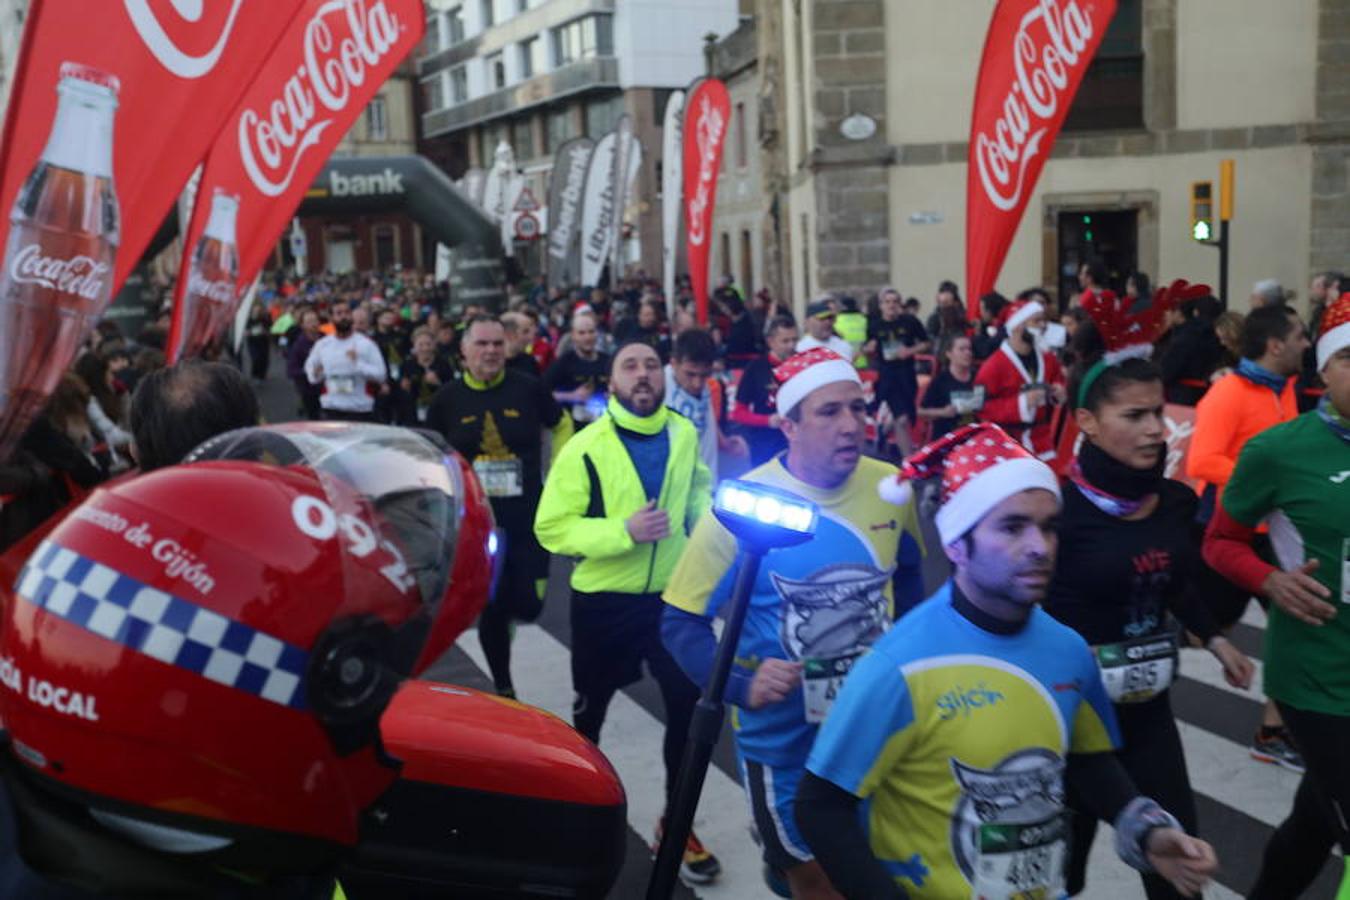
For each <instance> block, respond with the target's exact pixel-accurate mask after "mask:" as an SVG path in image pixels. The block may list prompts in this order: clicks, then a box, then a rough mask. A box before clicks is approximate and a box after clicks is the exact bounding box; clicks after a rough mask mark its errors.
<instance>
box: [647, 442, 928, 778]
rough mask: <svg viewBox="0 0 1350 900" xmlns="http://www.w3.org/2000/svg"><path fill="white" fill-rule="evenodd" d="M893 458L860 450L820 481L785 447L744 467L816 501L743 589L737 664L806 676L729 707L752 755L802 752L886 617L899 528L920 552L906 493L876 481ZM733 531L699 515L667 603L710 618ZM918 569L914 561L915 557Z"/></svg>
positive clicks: (766, 761)
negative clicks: (891, 493) (805, 527)
mask: <svg viewBox="0 0 1350 900" xmlns="http://www.w3.org/2000/svg"><path fill="white" fill-rule="evenodd" d="M895 471H896V470H895V467H894V466H892V465H890V464H888V463H884V462H881V461H879V460H874V459H869V458H863V459H861V460H859V462H858V467H857V468H856V469H855V470H854V471H853V474H852V475H851V476H849V479H848V480H847V481H846V482H844V484H843V485H842V486H840V487H839V488H836V489H834V490H830V491H826V490H821V489H819V488H815V487H812V486H811V485H809V484H806V483H805V482H802V481H800V480H798V479H797V478H796V477H794V476H793V475H792V474H791V473H790V472H788V470H787V469H786V468H785V467H784V466H783V464H782V462H781V457H777V458H775V459H772V460H770V461H769V462H767V463H765V464H764V465H762V466H760V467H758V468H757V469H754V470H753V471H751V472H750V473H749V474H747V475H745V476H743V478H744V479H745V480H749V481H755V482H759V483H762V484H769V485H773V486H775V487H779V488H782V489H784V490H788V491H792V492H793V493H796V494H799V495H801V496H803V497H805V498H807V499H809V500H813V501H815V502H816V503H817V504H818V505H819V506H820V521H819V525H818V526H817V529H816V533H815V536H814V537H812V539H811V540H810V541H808V542H807V543H805V544H801V545H798V546H796V547H790V548H786V549H782V550H774V551H771V552H770V553H768V554H767V555H766V556H765V557H764V561H763V563H762V564H761V566H760V569H759V577H758V578H757V579H756V581H755V585H754V590H753V593H752V594H751V598H750V608H749V610H748V611H747V613H746V618H745V627H744V629H743V631H742V632H741V640H740V643H739V645H738V646H737V652H736V665H737V666H738V667H740V668H741V670H742V671H743V672H753V670H754V668H755V667H756V666H757V665H758V664H759V661H760V660H762V659H766V658H777V659H789V660H797V661H801V662H802V663H803V666H804V669H805V672H804V680H803V683H804V687H803V688H799V689H797V690H795V691H793V693H792V694H791V695H789V696H788V697H787V699H786V700H784V701H782V702H780V703H773V704H770V705H768V706H765V707H762V708H760V709H757V710H749V709H735V710H733V714H732V724H733V727H734V728H735V729H736V740H737V744H738V746H739V748H740V750H741V752H742V753H743V754H744V755H745V757H746V758H747V759H750V760H753V761H754V762H757V763H761V764H763V765H769V766H795V767H798V768H800V767H801V766H802V765H804V764H805V763H806V756H807V754H808V753H809V752H810V750H811V742H812V740H813V739H814V738H815V735H816V729H817V728H818V726H819V722H820V721H821V720H822V719H823V718H824V715H825V712H826V710H827V709H828V707H829V705H830V704H831V703H832V702H833V699H834V695H835V694H836V693H837V692H838V690H839V687H840V686H841V685H842V683H843V679H844V675H845V674H847V672H848V669H849V667H850V666H851V665H852V664H853V661H854V660H855V659H856V658H857V657H858V656H860V655H861V654H862V652H863V651H864V650H866V649H867V647H868V646H870V645H871V644H872V643H873V642H874V641H875V640H876V639H877V638H879V637H880V636H881V635H882V634H883V633H884V632H885V630H886V629H887V628H888V627H889V625H890V622H891V619H892V615H891V602H892V601H891V594H892V588H891V576H892V574H893V573H894V570H895V566H896V556H897V552H898V550H899V548H900V545H901V539H902V537H904V536H906V535H908V536H909V537H908V539H907V540H906V541H905V543H906V545H907V551H908V553H909V555H910V556H912V557H913V562H914V563H916V564H917V562H918V560H919V557H920V553H921V548H922V544H921V542H920V541H921V538H920V537H919V526H918V519H917V517H916V516H915V513H914V507H913V504H910V505H907V506H904V507H898V506H895V505H894V504H891V503H888V502H886V501H884V500H882V499H881V497H880V495H879V494H878V492H877V485H878V483H880V481H881V480H882V479H883V478H886V477H894V476H895ZM735 558H736V539H735V538H734V537H733V536H732V535H731V533H730V532H729V531H727V530H726V529H725V528H724V527H722V524H721V523H720V522H718V521H717V519H716V517H714V516H711V515H708V516H704V517H703V518H702V519H700V520H699V523H698V525H697V526H695V528H694V533H693V535H692V536H690V538H689V543H688V545H686V547H685V551H684V553H683V554H682V555H681V557H680V561H679V563H678V564H677V565H676V566H675V571H674V573H673V574H672V575H671V577H670V581H669V583H668V584H667V586H666V590H665V593H664V595H663V596H664V598H665V601H666V602H667V603H669V604H670V605H671V606H674V607H676V608H678V609H681V610H684V611H685V612H687V613H693V614H694V615H698V616H707V617H709V618H712V617H715V616H716V615H717V614H718V612H719V610H720V609H721V607H722V605H723V604H724V603H725V602H726V601H727V599H728V598H729V596H730V594H731V586H732V582H733V581H734V580H735V571H734V568H733V565H732V564H733V562H734V561H735ZM916 571H917V566H916Z"/></svg>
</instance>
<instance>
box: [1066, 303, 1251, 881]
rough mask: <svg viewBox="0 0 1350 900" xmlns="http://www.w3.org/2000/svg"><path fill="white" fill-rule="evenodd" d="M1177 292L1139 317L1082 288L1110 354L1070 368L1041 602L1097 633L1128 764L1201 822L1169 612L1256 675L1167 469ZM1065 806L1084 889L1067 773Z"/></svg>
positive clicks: (1079, 822)
mask: <svg viewBox="0 0 1350 900" xmlns="http://www.w3.org/2000/svg"><path fill="white" fill-rule="evenodd" d="M1173 287H1174V288H1175V287H1176V286H1175V285H1174V286H1173ZM1177 295H1178V294H1177V292H1169V293H1168V294H1166V295H1162V296H1160V297H1159V298H1157V299H1155V300H1154V301H1153V304H1154V306H1153V307H1152V308H1151V309H1150V311H1149V313H1148V314H1147V318H1146V319H1145V320H1144V322H1143V323H1140V320H1138V319H1136V318H1134V317H1130V316H1128V315H1127V310H1128V305H1129V303H1130V302H1131V301H1130V299H1129V298H1128V297H1123V298H1120V299H1116V298H1115V297H1110V298H1103V297H1102V296H1101V295H1088V296H1087V298H1086V299H1085V300H1084V308H1085V309H1086V310H1087V311H1088V313H1089V315H1091V316H1092V319H1093V321H1094V322H1095V323H1096V329H1097V331H1098V333H1099V334H1100V335H1101V336H1102V338H1103V340H1104V341H1105V343H1106V354H1105V356H1102V357H1100V358H1099V359H1085V360H1083V361H1082V364H1083V366H1084V367H1085V371H1084V372H1082V373H1081V375H1080V377H1078V378H1077V379H1076V381H1077V383H1078V387H1077V390H1076V392H1075V393H1076V396H1077V399H1078V409H1077V411H1076V416H1077V419H1078V428H1079V431H1080V432H1081V433H1082V435H1083V441H1082V443H1081V445H1080V447H1079V451H1078V455H1077V458H1076V459H1075V460H1074V462H1073V464H1072V467H1071V468H1070V470H1069V471H1070V475H1069V481H1070V482H1071V483H1070V484H1069V485H1066V486H1065V487H1064V489H1063V490H1064V498H1063V499H1064V508H1063V513H1062V518H1061V521H1060V529H1059V535H1060V536H1059V554H1058V558H1057V562H1056V566H1055V577H1054V580H1053V581H1052V582H1051V584H1050V592H1049V595H1048V596H1047V597H1046V599H1045V603H1044V607H1045V611H1046V612H1048V613H1050V615H1052V616H1054V617H1055V618H1056V619H1058V620H1059V621H1060V622H1062V623H1063V624H1065V625H1068V626H1069V627H1070V628H1072V629H1073V630H1074V631H1076V632H1078V633H1079V634H1080V635H1081V636H1082V637H1083V639H1084V640H1085V641H1087V642H1088V643H1089V644H1090V645H1092V646H1093V649H1094V652H1095V653H1096V656H1097V661H1098V666H1099V667H1100V668H1101V671H1102V680H1103V682H1104V684H1105V685H1106V690H1107V693H1108V694H1109V695H1110V697H1111V700H1112V701H1113V703H1114V705H1115V713H1116V720H1117V722H1119V724H1120V734H1121V740H1122V744H1121V747H1120V751H1119V754H1118V755H1119V757H1120V761H1121V763H1122V764H1123V765H1124V767H1125V771H1126V772H1127V773H1129V776H1130V778H1131V779H1132V780H1133V781H1134V783H1135V785H1136V786H1137V787H1138V788H1139V789H1140V790H1141V791H1143V792H1144V793H1146V794H1148V795H1149V796H1150V797H1153V798H1155V799H1156V800H1157V801H1158V802H1159V803H1161V804H1162V805H1163V806H1165V807H1166V808H1167V809H1168V810H1170V811H1171V812H1172V813H1174V814H1175V815H1176V816H1177V818H1178V819H1179V820H1180V821H1181V824H1182V827H1184V828H1185V829H1186V831H1188V832H1190V833H1192V834H1194V833H1195V832H1196V810H1195V797H1194V795H1193V793H1192V792H1191V784H1190V779H1189V778H1188V777H1187V774H1186V760H1185V757H1184V755H1183V753H1182V747H1181V735H1180V734H1179V733H1178V731H1177V726H1176V720H1175V719H1174V718H1173V715H1172V704H1171V699H1170V697H1171V694H1170V688H1171V685H1172V681H1173V679H1174V678H1176V677H1177V674H1178V673H1177V663H1178V646H1179V639H1180V633H1179V629H1178V628H1177V625H1176V623H1175V621H1174V620H1173V615H1175V616H1176V618H1178V619H1180V620H1181V622H1182V624H1184V625H1185V626H1186V629H1187V630H1188V631H1190V633H1191V634H1193V635H1195V636H1196V637H1198V638H1199V639H1200V640H1201V641H1202V642H1203V643H1204V646H1205V647H1207V648H1208V649H1209V651H1210V652H1211V653H1213V654H1214V655H1215V656H1216V657H1217V658H1218V660H1219V662H1220V663H1221V664H1222V666H1223V670H1224V675H1225V677H1226V678H1227V680H1228V682H1229V684H1232V685H1234V686H1235V687H1242V688H1247V687H1249V686H1250V685H1251V677H1252V671H1253V666H1252V664H1251V662H1250V661H1249V660H1248V659H1247V658H1246V657H1245V656H1243V654H1242V652H1241V651H1239V650H1238V649H1237V648H1236V647H1234V646H1233V645H1232V644H1230V643H1229V642H1228V640H1227V639H1226V638H1224V636H1223V635H1222V634H1221V633H1220V631H1219V626H1218V623H1217V622H1215V621H1214V617H1213V615H1212V614H1211V613H1210V611H1209V607H1208V606H1207V605H1206V604H1205V602H1204V598H1203V595H1202V594H1201V593H1200V592H1199V591H1198V590H1197V584H1196V582H1195V580H1194V576H1195V574H1196V573H1197V571H1198V570H1199V568H1200V567H1201V564H1200V552H1199V551H1200V548H1199V540H1198V535H1197V534H1196V531H1195V526H1194V522H1195V513H1196V507H1197V500H1196V496H1195V492H1194V491H1192V490H1191V489H1190V488H1189V487H1187V486H1186V485H1184V484H1182V483H1181V482H1178V481H1172V480H1171V479H1168V478H1164V477H1163V470H1164V468H1165V467H1166V465H1167V444H1166V441H1165V435H1166V429H1165V425H1164V423H1163V404H1164V400H1163V383H1162V372H1161V371H1160V370H1159V369H1158V368H1157V367H1156V366H1155V365H1154V364H1153V363H1151V362H1149V361H1148V360H1147V359H1146V358H1145V357H1146V356H1147V355H1148V354H1149V352H1150V351H1151V350H1152V345H1151V343H1150V340H1151V338H1152V337H1153V336H1154V335H1155V334H1156V327H1157V319H1158V317H1159V316H1160V315H1161V312H1162V310H1163V309H1166V308H1168V307H1169V306H1170V305H1171V303H1170V301H1169V300H1168V299H1167V298H1168V297H1171V296H1177ZM1135 323H1140V324H1139V327H1137V328H1135V327H1132V325H1134V324H1135ZM1084 327H1087V326H1084ZM1068 805H1069V807H1070V809H1071V810H1072V811H1071V813H1070V816H1069V848H1070V850H1069V864H1068V875H1067V877H1068V885H1067V886H1068V891H1069V893H1070V894H1075V895H1076V894H1078V893H1080V892H1081V891H1082V890H1083V886H1084V883H1085V879H1086V872H1087V861H1088V854H1089V852H1090V851H1091V849H1092V841H1093V837H1094V835H1095V834H1096V831H1097V820H1096V819H1095V818H1094V817H1093V816H1092V815H1091V814H1089V813H1088V812H1086V810H1088V809H1089V808H1090V807H1091V805H1092V801H1091V798H1090V797H1089V798H1084V797H1080V796H1077V795H1076V794H1075V792H1074V790H1073V789H1072V786H1071V787H1070V790H1069V793H1068ZM1142 877H1143V882H1144V891H1145V893H1146V894H1147V895H1148V897H1149V898H1150V900H1158V898H1176V897H1180V896H1181V894H1180V893H1178V892H1177V890H1176V889H1175V888H1173V887H1172V886H1171V885H1170V884H1169V883H1168V882H1167V881H1166V880H1165V879H1163V878H1160V877H1159V876H1157V875H1155V874H1144V875H1143V876H1142Z"/></svg>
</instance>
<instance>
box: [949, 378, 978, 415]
mask: <svg viewBox="0 0 1350 900" xmlns="http://www.w3.org/2000/svg"><path fill="white" fill-rule="evenodd" d="M952 408H953V409H955V410H956V413H957V415H961V416H964V415H967V414H969V413H974V412H979V411H980V410H981V409H982V408H984V385H982V384H979V385H976V386H975V388H974V390H969V391H952Z"/></svg>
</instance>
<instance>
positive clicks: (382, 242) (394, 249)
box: [370, 225, 398, 271]
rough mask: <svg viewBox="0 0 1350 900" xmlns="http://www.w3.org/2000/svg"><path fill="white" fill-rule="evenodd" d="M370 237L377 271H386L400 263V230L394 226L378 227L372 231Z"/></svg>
mask: <svg viewBox="0 0 1350 900" xmlns="http://www.w3.org/2000/svg"><path fill="white" fill-rule="evenodd" d="M370 237H371V245H372V246H374V248H375V268H376V269H379V270H381V271H384V270H385V269H388V268H390V267H391V266H393V265H394V263H396V262H398V229H396V228H395V227H394V226H393V225H376V226H375V227H373V228H372V229H371V230H370Z"/></svg>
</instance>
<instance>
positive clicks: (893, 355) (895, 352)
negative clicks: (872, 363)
mask: <svg viewBox="0 0 1350 900" xmlns="http://www.w3.org/2000/svg"><path fill="white" fill-rule="evenodd" d="M904 349H905V344H904V342H903V341H886V342H885V343H884V344H882V345H881V358H882V359H884V360H886V362H894V361H895V360H897V359H899V358H900V354H901V353H902V352H903V351H904Z"/></svg>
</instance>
